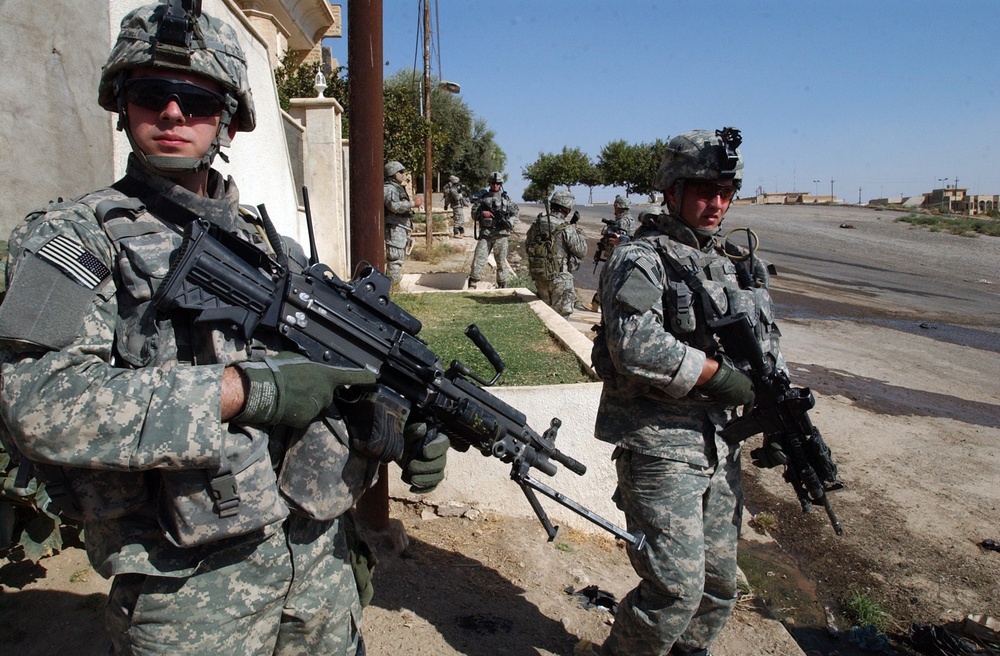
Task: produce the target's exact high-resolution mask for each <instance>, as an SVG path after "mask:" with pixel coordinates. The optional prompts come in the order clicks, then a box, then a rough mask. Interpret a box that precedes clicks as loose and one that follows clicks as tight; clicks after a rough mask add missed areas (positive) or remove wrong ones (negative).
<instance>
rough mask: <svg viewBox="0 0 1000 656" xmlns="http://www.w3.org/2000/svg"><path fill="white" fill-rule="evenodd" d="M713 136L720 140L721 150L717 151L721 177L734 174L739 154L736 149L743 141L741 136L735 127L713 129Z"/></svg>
mask: <svg viewBox="0 0 1000 656" xmlns="http://www.w3.org/2000/svg"><path fill="white" fill-rule="evenodd" d="M715 136H717V137H718V138H719V140H720V141H722V149H723V150H722V152H720V153H719V172H720V173H721V174H722V176H723V177H727V176H733V175H735V174H736V167H737V165H738V164H739V162H740V156H739V154H737V152H736V149H737V148H739V147H740V144H741V143H743V136H742V135H741V134H740V131H739V130H737V129H736V128H722V129H721V130H716V131H715Z"/></svg>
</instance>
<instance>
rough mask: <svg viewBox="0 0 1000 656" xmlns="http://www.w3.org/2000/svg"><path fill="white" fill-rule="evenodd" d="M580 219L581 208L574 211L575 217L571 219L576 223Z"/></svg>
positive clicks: (571, 221)
mask: <svg viewBox="0 0 1000 656" xmlns="http://www.w3.org/2000/svg"><path fill="white" fill-rule="evenodd" d="M579 220H580V210H577V211H575V212H573V218H571V219H570V220H569V222H570V223H576V222H577V221H579Z"/></svg>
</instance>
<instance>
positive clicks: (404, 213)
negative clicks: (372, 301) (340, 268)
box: [383, 162, 416, 283]
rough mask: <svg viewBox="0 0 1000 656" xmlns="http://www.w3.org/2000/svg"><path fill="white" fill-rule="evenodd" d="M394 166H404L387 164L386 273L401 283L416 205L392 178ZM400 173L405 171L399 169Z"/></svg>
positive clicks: (385, 190) (385, 188) (385, 191)
mask: <svg viewBox="0 0 1000 656" xmlns="http://www.w3.org/2000/svg"><path fill="white" fill-rule="evenodd" d="M393 164H396V165H397V166H400V167H401V166H402V165H401V164H399V163H398V162H389V164H386V178H385V187H384V189H383V191H384V196H385V272H386V275H388V276H389V278H391V279H392V282H394V283H399V281H400V280H402V278H403V261H404V260H405V259H406V247H407V244H408V242H409V240H410V233H411V232H412V231H413V208H414V207H416V205H415V203H414V202H413V201H412V200H410V196H409V194H407V193H406V188H405V187H403V185H401V184H399V183H398V182H396V180H395V179H394V178H393V177H392V176H393V175H395V172H393V173H392V174H389V168H390V166H392V165H393ZM397 170H398V171H404V170H405V169H403V168H399V169H397Z"/></svg>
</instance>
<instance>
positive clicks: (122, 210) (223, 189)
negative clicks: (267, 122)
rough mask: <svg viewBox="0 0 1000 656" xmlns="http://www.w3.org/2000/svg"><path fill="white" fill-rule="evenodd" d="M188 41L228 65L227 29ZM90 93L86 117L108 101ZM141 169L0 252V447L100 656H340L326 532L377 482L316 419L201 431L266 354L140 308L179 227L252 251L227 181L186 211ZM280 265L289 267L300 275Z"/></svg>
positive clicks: (339, 587)
mask: <svg viewBox="0 0 1000 656" xmlns="http://www.w3.org/2000/svg"><path fill="white" fill-rule="evenodd" d="M176 4H177V5H179V4H180V3H176ZM163 9H164V5H159V6H157V5H150V6H148V7H143V8H140V9H137V10H135V11H134V12H131V13H130V14H129V15H127V16H126V17H125V19H124V20H123V21H122V30H123V32H122V34H123V35H124V34H126V30H128V32H129V33H131V34H133V35H134V34H142V33H145V34H149V33H155V31H156V28H155V24H156V23H157V21H158V20H159V19H160V18H162V16H163V14H162V11H163ZM198 22H199V27H200V29H201V32H200V33H201V34H207V35H208V36H207V39H206V40H207V41H208V42H209V43H211V44H214V47H216V48H219V47H225V48H226V49H227V52H229V53H231V54H230V56H231V57H235V56H236V53H239V54H240V55H241V53H240V51H239V48H238V45H237V44H236V35H235V33H233V32H232V30H231V29H230V28H228V26H226V25H225V24H222V23H220V22H218V21H217V20H216V19H213V18H211V17H209V16H207V15H202V16H201V17H200V19H198ZM151 25H153V26H154V27H150V26H151ZM125 41H127V39H125V37H124V36H123V37H121V38H120V40H119V46H122V44H123V42H125ZM220 42H225V43H226V44H227V45H226V46H220ZM126 45H127V46H130V44H128V43H126ZM145 47H148V44H147V46H143V48H145ZM116 51H117V50H116ZM211 56H215V55H210V57H211ZM112 59H114V54H113V56H112ZM222 59H224V58H222ZM200 61H202V62H204V61H205V60H200ZM108 68H109V67H106V69H105V71H106V73H107V71H108ZM188 70H190V69H188ZM241 70H243V69H241ZM112 74H113V72H112ZM211 77H212V78H213V79H218V77H219V76H218V74H213V75H211ZM109 84H110V83H109ZM104 88H105V87H104V85H103V83H102V105H104V104H105V102H104V101H105V100H107V101H108V102H109V103H110V102H113V101H114V95H113V94H111V95H109V96H108V97H107V98H105V97H104V96H103V90H104ZM227 90H228V89H227ZM248 90H249V88H248V87H247V93H248ZM242 101H243V102H241V106H240V108H239V109H238V110H237V112H242V113H243V114H244V115H245V116H246V120H242V119H241V124H240V126H241V129H252V127H253V124H254V122H253V109H252V105H250V106H249V107H247V106H246V104H245V102H249V97H248V96H246V97H244V98H243V99H242ZM130 139H131V135H130ZM209 159H210V158H209ZM161 164H169V163H168V162H165V161H163V159H162V158H161V159H160V160H155V159H154V158H144V157H141V156H140V155H139V154H138V153H133V154H132V155H131V156H130V159H129V162H128V169H127V173H126V176H125V177H124V178H122V179H121V180H119V181H118V182H116V183H115V184H114V185H113V186H112V187H110V188H107V189H102V190H99V191H96V192H93V193H91V194H87V195H85V196H82V197H81V198H79V199H76V200H73V201H67V202H59V203H54V204H50V205H49V206H48V207H47V208H45V209H44V210H40V211H37V212H33V213H32V214H30V215H29V216H28V217H27V219H26V220H25V221H24V222H23V223H21V224H20V225H19V226H18V227H17V228H15V230H14V231H13V233H12V234H11V238H10V260H9V268H8V271H7V281H8V283H9V291H8V295H7V297H6V299H5V302H4V304H3V306H2V309H0V348H2V349H3V361H2V367H0V374H2V396H0V411H2V414H3V418H4V420H5V423H6V424H7V426H8V428H9V431H10V437H11V439H12V441H13V443H14V444H15V446H16V448H17V449H18V451H19V452H20V454H21V455H22V456H23V457H25V458H27V459H29V460H30V461H32V462H34V463H36V470H37V471H38V473H39V477H40V478H42V479H43V480H45V482H46V484H47V489H48V490H49V493H50V495H51V496H52V497H53V502H54V503H55V504H57V506H58V507H59V508H61V509H62V510H63V511H64V512H65V514H67V515H68V516H70V517H73V518H76V519H78V520H80V521H81V522H83V524H84V527H85V531H84V535H85V542H86V548H87V554H88V557H89V559H90V562H91V563H92V565H93V566H94V568H95V569H96V570H97V571H98V573H100V574H101V575H102V576H104V577H114V582H113V584H112V588H111V592H110V598H109V604H108V607H107V610H106V617H107V621H108V627H109V630H110V632H111V635H112V641H113V644H114V649H115V652H116V653H119V654H133V653H142V654H151V653H157V654H159V653H164V654H167V653H170V654H174V653H211V654H233V655H234V656H235V655H237V654H239V655H243V654H261V655H264V654H289V655H291V654H314V653H329V654H345V655H346V654H355V653H356V652H357V651H358V649H359V646H360V645H361V636H360V620H361V604H360V601H359V593H358V584H357V583H356V581H355V576H354V573H353V571H352V568H351V564H350V561H349V557H348V556H349V554H348V548H347V543H348V539H349V535H348V533H347V526H346V525H345V516H346V515H345V513H347V511H348V510H349V509H350V507H351V506H352V505H353V503H354V501H355V500H356V499H357V498H358V497H359V496H360V494H361V493H362V492H363V491H364V490H365V489H366V488H367V487H368V485H370V482H371V480H372V477H373V476H374V475H375V472H376V470H377V466H378V463H377V462H370V461H368V460H367V459H365V458H362V457H359V456H357V455H355V454H354V453H353V452H351V451H350V450H349V449H348V447H347V446H346V444H347V443H348V437H347V432H346V427H345V424H344V422H343V421H342V420H341V418H340V417H339V416H338V415H337V413H336V410H335V409H330V410H328V411H326V412H325V413H324V414H323V415H321V416H320V417H319V418H317V419H316V420H315V421H314V422H313V423H311V424H310V425H308V426H306V427H304V428H301V429H293V428H290V427H287V426H276V427H273V428H269V429H265V428H263V427H259V426H256V425H243V424H240V423H238V422H236V421H229V422H223V421H220V408H221V407H222V400H221V396H222V375H223V370H224V369H225V367H226V366H227V365H230V364H233V363H236V362H242V361H246V360H248V359H249V358H250V357H251V355H253V356H255V357H259V356H260V355H262V354H265V353H268V354H271V353H275V352H276V351H277V350H278V347H279V344H278V342H277V341H260V340H257V339H255V340H252V341H250V342H247V341H244V340H242V339H241V338H240V337H239V336H238V332H237V330H236V329H235V328H234V327H233V326H226V325H221V324H219V323H198V324H195V323H193V322H192V320H191V316H190V315H189V314H186V313H184V312H177V313H163V312H160V311H158V310H157V308H156V306H155V305H154V303H153V296H154V294H155V293H156V291H157V289H158V288H159V286H160V285H161V283H162V282H163V281H164V279H165V277H166V274H167V272H168V270H169V269H170V264H171V260H172V258H173V257H174V256H175V255H176V253H177V251H178V248H179V247H180V245H181V240H182V237H181V232H182V231H183V230H182V228H183V226H184V225H186V224H187V223H189V222H190V221H192V220H193V219H195V218H202V219H205V220H207V221H209V222H210V223H212V224H214V225H216V226H218V227H219V228H221V229H222V230H224V231H227V232H229V233H231V234H234V235H236V236H237V237H238V238H240V239H243V240H244V241H247V242H250V243H252V244H254V245H256V246H257V247H258V248H261V249H264V248H265V246H264V244H263V243H262V239H261V238H260V236H259V231H258V230H257V229H256V228H255V227H254V226H253V225H251V222H256V217H252V216H244V214H243V213H241V211H240V208H239V193H238V191H237V188H236V185H235V183H234V182H233V180H232V179H231V178H230V179H224V178H223V177H222V176H221V175H220V174H219V173H218V172H216V171H215V170H209V171H208V173H207V175H208V188H207V191H208V193H207V195H206V196H201V195H198V194H195V193H192V192H191V191H188V190H187V189H185V188H184V187H182V186H180V185H178V184H175V183H174V182H173V181H171V180H170V179H168V178H167V177H163V175H161V174H158V173H157V172H155V171H158V170H160V165H161ZM203 165H207V164H205V163H204V162H202V163H197V164H195V166H198V167H201V166H203ZM286 246H288V248H287V252H289V254H290V261H289V266H290V267H300V266H301V265H302V264H304V260H305V258H304V256H303V254H302V251H301V248H298V247H296V246H294V245H293V244H291V243H288V244H286ZM272 340H277V337H273V338H272Z"/></svg>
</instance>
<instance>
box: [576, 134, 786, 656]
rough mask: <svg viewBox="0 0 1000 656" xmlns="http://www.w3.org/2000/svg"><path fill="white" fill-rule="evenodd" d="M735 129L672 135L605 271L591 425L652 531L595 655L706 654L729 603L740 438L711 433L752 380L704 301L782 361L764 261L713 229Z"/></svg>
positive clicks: (738, 161) (734, 188)
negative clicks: (656, 198)
mask: <svg viewBox="0 0 1000 656" xmlns="http://www.w3.org/2000/svg"><path fill="white" fill-rule="evenodd" d="M740 141H741V139H740V135H739V131H737V130H735V129H732V128H726V129H724V130H720V131H716V132H708V131H703V130H696V131H693V132H687V133H685V134H682V135H680V136H677V137H675V138H674V139H672V140H671V141H670V143H669V144H668V146H667V149H666V151H665V153H664V156H663V159H662V162H661V164H660V167H659V171H658V173H657V177H656V181H655V185H654V186H655V188H656V189H658V190H660V191H662V192H663V194H664V203H665V205H666V210H667V211H666V212H665V213H661V214H659V215H658V216H656V217H655V221H653V222H652V223H651V224H648V225H643V226H642V227H640V228H639V230H638V231H637V234H636V236H635V238H634V239H633V240H632V241H629V242H627V243H625V244H622V245H620V246H618V247H617V248H615V249H614V251H613V252H612V254H611V257H610V259H609V260H608V262H607V264H606V266H605V268H604V270H603V271H602V273H601V279H600V283H599V294H600V301H601V309H602V311H603V315H602V322H601V327H600V330H599V332H598V335H597V338H596V340H595V343H594V353H593V362H594V367H595V369H596V370H597V371H598V373H599V375H600V376H601V378H602V379H603V381H604V390H603V393H602V396H601V402H600V406H599V409H598V415H597V425H596V430H595V433H596V436H597V437H598V438H599V439H601V440H604V441H606V442H611V443H613V444H614V445H615V447H616V448H615V451H614V454H613V456H612V457H613V459H614V460H615V462H616V467H617V471H618V489H617V491H616V493H615V499H616V502H617V503H618V505H619V507H620V508H621V509H622V510H623V512H624V513H625V516H626V518H627V523H628V529H629V530H631V531H634V530H641V531H642V532H644V533H645V535H646V537H647V539H648V547H647V548H646V549H645V550H644V551H642V552H637V551H635V550H634V549H631V548H630V549H629V557H630V559H631V561H632V565H633V567H634V568H635V570H636V573H637V574H638V575H639V576H640V577H641V581H640V583H639V585H638V587H636V588H635V589H634V590H632V591H631V592H629V593H628V595H627V596H626V597H625V599H623V600H622V602H621V603H620V604H619V607H618V612H617V614H616V616H615V622H614V626H613V627H612V629H611V634H610V636H609V637H608V639H607V641H606V642H605V643H604V645H603V648H602V650H601V651H600V653H601V654H606V655H614V656H625V655H626V654H627V655H629V656H644V655H647V654H648V655H650V656H652V655H654V654H655V655H662V654H667V653H670V654H673V655H680V654H688V655H691V654H697V655H701V656H705V655H707V654H708V653H709V648H710V647H711V645H712V642H713V641H714V640H715V638H716V636H717V635H718V634H719V632H720V631H721V629H722V628H723V626H724V625H725V623H726V622H727V620H728V619H729V617H730V615H731V613H732V610H733V606H734V604H735V602H736V598H737V590H736V576H737V565H736V545H737V540H738V538H739V531H740V526H741V516H742V511H743V492H742V487H741V471H740V450H741V445H740V443H739V442H734V443H729V442H727V441H726V440H725V439H723V438H722V437H721V436H720V435H719V432H720V430H721V429H722V428H723V426H725V424H726V423H727V421H728V419H729V417H730V413H732V412H734V411H735V410H736V409H737V408H740V407H744V408H749V407H750V405H752V403H753V400H754V389H753V385H752V383H751V380H750V378H749V377H747V376H746V375H744V374H743V373H742V372H741V371H740V370H738V369H735V368H734V367H733V365H732V363H731V361H730V358H729V357H727V354H726V353H724V352H723V351H722V350H721V348H720V347H719V345H718V343H717V341H716V339H715V338H714V336H713V334H712V332H711V330H710V328H709V325H708V324H709V322H711V321H712V320H714V319H718V318H720V317H713V313H714V311H715V310H714V309H712V310H710V309H709V308H712V307H713V305H712V304H714V308H715V309H718V310H719V311H720V314H721V315H724V316H730V315H733V314H735V313H738V312H745V313H746V314H747V315H748V316H749V317H750V318H751V322H752V324H753V330H754V333H755V335H756V338H757V340H758V341H759V342H760V345H761V347H762V349H763V351H764V353H765V354H766V355H767V357H768V358H770V359H771V360H772V361H773V363H774V365H775V366H776V367H779V368H781V369H784V368H785V364H784V360H783V358H782V356H781V353H780V351H779V349H778V335H779V333H778V330H777V328H776V326H775V325H774V323H773V321H772V317H773V310H772V303H771V299H770V296H769V295H768V291H767V285H768V273H767V268H766V264H765V263H764V262H761V261H760V260H759V259H755V260H752V262H753V264H752V265H751V264H749V262H750V261H748V260H746V259H744V260H742V261H737V260H738V259H739V257H738V256H741V255H745V253H744V254H740V253H736V252H735V251H734V250H733V249H734V247H733V246H731V245H729V246H727V245H726V244H725V243H724V242H725V240H724V239H723V238H722V237H721V236H720V225H721V223H722V220H723V217H724V216H725V214H726V211H727V210H728V209H729V205H730V201H731V200H732V199H733V197H734V196H735V195H736V193H737V192H738V191H739V188H740V184H741V182H742V178H743V161H742V158H741V156H740V152H739V150H738V147H739V145H740ZM727 253H728V255H727ZM729 255H733V256H734V257H733V259H730V257H729ZM775 464H776V463H775ZM584 647H586V648H587V649H592V651H591V653H596V650H593V646H592V645H589V646H584ZM579 651H584V653H586V651H585V650H583V649H581V650H579Z"/></svg>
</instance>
